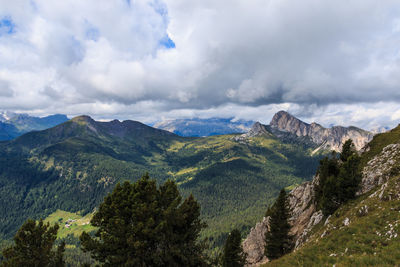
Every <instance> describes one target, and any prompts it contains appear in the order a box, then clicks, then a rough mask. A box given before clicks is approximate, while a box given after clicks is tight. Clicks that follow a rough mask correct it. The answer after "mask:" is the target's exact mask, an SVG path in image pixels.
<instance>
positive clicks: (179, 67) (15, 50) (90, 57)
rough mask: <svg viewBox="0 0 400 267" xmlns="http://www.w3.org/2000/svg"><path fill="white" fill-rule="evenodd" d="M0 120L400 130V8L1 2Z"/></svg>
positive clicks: (313, 3) (316, 3) (373, 1)
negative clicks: (287, 117)
mask: <svg viewBox="0 0 400 267" xmlns="http://www.w3.org/2000/svg"><path fill="white" fill-rule="evenodd" d="M0 110H9V111H14V112H23V113H29V114H32V115H38V116H43V115H49V114H55V113H63V114H67V115H68V116H70V117H72V116H76V115H80V114H87V115H90V116H92V117H94V118H96V119H103V120H104V119H114V118H117V119H121V120H123V119H135V120H139V121H142V122H145V123H151V122H155V121H159V120H164V119H174V118H192V117H200V118H208V117H233V118H235V119H245V120H254V121H260V122H262V123H268V122H269V121H270V119H271V118H272V116H273V114H274V113H275V112H277V111H279V110H286V111H289V112H290V113H292V114H293V115H295V116H297V117H299V118H301V119H303V120H305V121H307V122H312V121H316V122H319V123H321V124H322V125H324V126H330V125H334V124H335V125H344V126H349V125H355V126H358V127H362V128H365V129H373V128H376V127H379V126H389V127H394V126H396V125H397V124H399V123H400V1H398V0H384V1H382V0H337V1H324V0H302V1H293V0H229V1H227V0H219V1H215V0H190V1H187V0H137V1H135V0H113V1H110V0H85V1H82V0H63V1H48V0H13V1H9V0H0Z"/></svg>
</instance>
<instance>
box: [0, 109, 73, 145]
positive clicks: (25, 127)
mask: <svg viewBox="0 0 400 267" xmlns="http://www.w3.org/2000/svg"><path fill="white" fill-rule="evenodd" d="M68 120H69V119H68V117H67V116H66V115H64V114H54V115H49V116H45V117H34V116H30V115H28V114H17V113H13V112H7V111H5V112H0V140H2V141H6V140H12V139H14V138H16V137H18V136H21V135H23V134H25V133H27V132H30V131H40V130H44V129H47V128H51V127H53V126H56V125H58V124H61V123H63V122H66V121H68Z"/></svg>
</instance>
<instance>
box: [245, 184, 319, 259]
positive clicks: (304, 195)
mask: <svg viewBox="0 0 400 267" xmlns="http://www.w3.org/2000/svg"><path fill="white" fill-rule="evenodd" d="M317 183H318V178H317V177H316V178H314V179H313V181H311V182H305V183H303V184H301V185H299V186H297V187H296V188H294V189H293V190H292V191H291V192H290V193H289V195H288V198H289V207H290V209H291V214H292V216H291V218H290V219H289V221H290V223H291V225H292V229H291V231H290V234H291V235H293V236H294V241H295V248H297V247H299V246H301V245H302V244H303V243H304V242H305V241H306V240H307V237H308V233H309V232H310V231H311V229H312V227H313V226H314V225H316V224H318V223H319V222H320V221H321V220H322V218H323V216H322V212H321V211H316V207H315V205H314V203H313V195H314V188H315V186H316V185H317ZM267 229H268V219H267V218H264V219H263V221H262V222H259V223H257V224H256V226H255V227H253V228H252V229H251V231H250V233H249V235H248V236H247V238H246V239H245V241H244V242H243V250H244V251H245V252H246V253H247V255H248V256H247V261H248V266H258V265H259V264H261V263H262V262H266V261H267V258H266V257H265V256H264V246H265V241H264V235H265V232H266V231H267Z"/></svg>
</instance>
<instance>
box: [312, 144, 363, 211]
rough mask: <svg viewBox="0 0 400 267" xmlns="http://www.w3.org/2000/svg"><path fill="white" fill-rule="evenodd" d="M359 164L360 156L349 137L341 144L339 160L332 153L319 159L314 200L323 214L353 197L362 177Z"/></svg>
mask: <svg viewBox="0 0 400 267" xmlns="http://www.w3.org/2000/svg"><path fill="white" fill-rule="evenodd" d="M359 164H360V157H359V156H358V154H357V152H356V150H355V146H354V144H353V141H352V140H351V139H349V140H347V141H346V142H345V143H344V144H343V148H342V152H341V153H340V160H338V159H337V157H336V155H334V154H332V156H331V157H330V158H328V157H327V158H324V159H323V160H321V162H320V166H319V168H318V172H317V174H318V175H319V185H318V186H317V187H316V189H315V200H316V202H317V205H318V208H321V210H322V212H323V214H324V215H330V214H332V213H333V212H335V210H336V209H337V208H338V207H339V206H340V205H341V204H342V203H345V202H346V201H348V200H350V199H353V198H354V197H355V194H356V192H357V190H358V187H359V184H360V182H361V178H362V177H361V173H360V170H359Z"/></svg>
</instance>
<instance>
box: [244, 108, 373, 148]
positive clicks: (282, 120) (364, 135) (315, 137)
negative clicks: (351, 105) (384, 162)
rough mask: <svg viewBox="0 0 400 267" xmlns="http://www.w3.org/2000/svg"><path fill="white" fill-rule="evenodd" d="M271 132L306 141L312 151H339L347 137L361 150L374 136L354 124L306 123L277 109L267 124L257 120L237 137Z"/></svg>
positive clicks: (293, 139)
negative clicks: (327, 125) (323, 125)
mask: <svg viewBox="0 0 400 267" xmlns="http://www.w3.org/2000/svg"><path fill="white" fill-rule="evenodd" d="M271 134H272V135H275V136H277V137H279V138H281V139H282V140H287V141H289V140H292V141H297V142H302V143H308V144H309V145H310V146H314V148H315V150H314V152H316V151H318V150H321V149H322V150H324V149H325V150H334V151H336V152H339V151H340V150H341V148H342V144H343V143H344V142H345V141H346V140H347V139H352V140H353V143H354V145H355V147H356V149H357V150H361V149H362V148H363V147H364V146H365V145H366V144H367V143H368V142H369V141H371V140H372V138H373V136H374V134H373V133H372V132H369V131H366V130H363V129H360V128H357V127H354V126H350V127H343V126H333V127H331V128H324V127H322V126H321V125H319V124H318V123H315V122H313V123H311V124H308V123H305V122H303V121H301V120H299V119H298V118H296V117H294V116H292V115H291V114H289V113H288V112H286V111H279V112H278V113H276V114H275V115H274V116H273V118H272V120H271V122H270V124H269V125H263V124H261V123H259V122H257V123H255V124H254V125H253V126H252V128H251V129H250V131H249V132H247V133H246V134H243V135H241V136H240V137H238V140H239V139H241V140H245V139H246V138H248V137H254V136H262V135H271Z"/></svg>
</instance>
